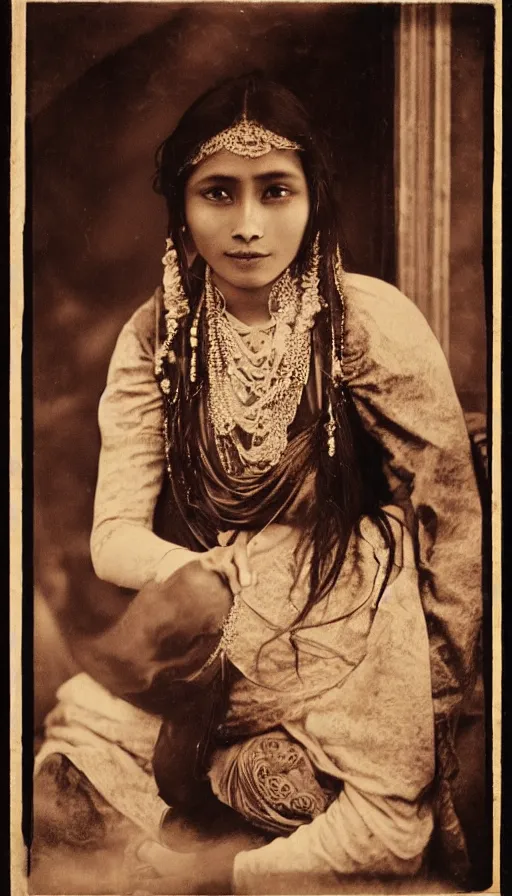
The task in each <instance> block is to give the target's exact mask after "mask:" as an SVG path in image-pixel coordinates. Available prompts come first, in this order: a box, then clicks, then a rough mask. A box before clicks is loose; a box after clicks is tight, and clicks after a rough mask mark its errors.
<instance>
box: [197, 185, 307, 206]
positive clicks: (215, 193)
mask: <svg viewBox="0 0 512 896" xmlns="http://www.w3.org/2000/svg"><path fill="white" fill-rule="evenodd" d="M202 195H203V196H204V197H205V199H209V200H210V202H223V203H228V202H233V195H232V194H231V193H230V192H229V190H227V189H226V188H225V187H208V189H207V190H203V191H202ZM290 195H291V190H290V189H289V188H288V187H283V186H281V185H280V184H271V185H270V186H269V187H266V188H265V190H264V191H263V193H262V196H261V198H262V199H263V200H269V199H270V200H272V199H286V198H287V197H288V196H290Z"/></svg>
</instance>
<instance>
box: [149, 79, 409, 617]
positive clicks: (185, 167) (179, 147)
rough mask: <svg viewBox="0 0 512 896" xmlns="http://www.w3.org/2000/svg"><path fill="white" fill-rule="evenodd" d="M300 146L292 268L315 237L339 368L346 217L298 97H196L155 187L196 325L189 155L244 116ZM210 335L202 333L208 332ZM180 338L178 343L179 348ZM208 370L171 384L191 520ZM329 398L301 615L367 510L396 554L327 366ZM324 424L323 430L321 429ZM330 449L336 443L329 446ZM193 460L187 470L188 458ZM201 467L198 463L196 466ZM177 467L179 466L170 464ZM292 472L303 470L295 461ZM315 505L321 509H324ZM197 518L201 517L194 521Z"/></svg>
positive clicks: (178, 492) (266, 88)
mask: <svg viewBox="0 0 512 896" xmlns="http://www.w3.org/2000/svg"><path fill="white" fill-rule="evenodd" d="M244 116H245V117H246V118H247V119H248V120H249V121H255V122H257V123H258V124H259V125H261V126H262V127H264V128H266V129H267V130H269V131H271V132H272V133H273V134H277V135H279V136H281V137H284V138H286V139H287V140H289V141H291V142H293V143H296V144H298V145H299V146H300V150H298V155H299V158H300V161H301V164H302V167H303V170H304V174H305V178H306V182H307V186H308V191H309V199H310V210H309V218H308V221H307V224H306V228H305V231H304V235H303V238H302V242H301V245H300V247H299V250H298V253H297V255H296V258H295V260H294V262H293V263H292V265H291V273H292V274H293V275H294V276H302V275H303V274H305V273H306V271H307V270H308V265H309V264H310V261H311V258H312V256H313V253H314V247H315V241H316V240H317V238H318V250H319V267H318V274H319V291H320V295H321V297H322V300H323V308H322V310H321V312H320V313H319V314H318V317H317V322H316V325H315V329H316V330H317V332H318V336H319V339H318V340H317V341H318V343H319V344H320V345H321V347H322V354H323V364H322V367H323V369H324V371H333V369H334V367H335V365H333V360H336V359H340V361H341V364H342V363H343V360H344V359H343V350H344V324H345V314H344V312H345V307H344V294H343V272H342V270H341V260H340V238H341V232H342V230H341V223H340V219H339V209H338V206H337V203H336V200H335V195H336V193H335V189H334V183H333V177H332V172H333V168H334V166H333V164H332V160H331V157H330V150H329V148H328V146H327V145H326V143H325V142H324V140H323V138H322V136H321V134H319V133H318V132H317V130H316V129H315V127H314V124H313V122H312V119H311V116H310V115H309V114H308V112H307V111H306V109H305V108H304V106H303V105H302V103H301V102H300V101H299V100H298V99H297V97H295V96H294V94H293V93H291V92H290V91H289V90H288V89H287V88H285V87H283V86H282V85H280V84H277V83H275V82H273V81H271V80H269V79H267V78H266V77H264V76H262V75H260V74H249V75H244V76H241V77H237V78H233V79H230V80H228V81H225V82H223V83H221V84H220V85H219V86H217V87H214V88H212V89H211V90H209V91H208V92H207V93H205V94H203V95H202V96H200V97H199V98H198V99H197V100H196V101H195V102H194V103H193V104H192V105H191V106H190V107H189V108H188V109H187V111H186V112H185V113H184V114H183V116H182V118H181V119H180V121H179V122H178V124H177V125H176V127H175V129H174V131H173V132H172V134H171V135H170V136H169V137H168V138H167V139H166V140H165V141H164V142H163V143H162V144H161V146H160V147H159V150H158V153H157V173H156V175H155V179H154V187H155V190H156V191H157V192H158V193H160V194H161V195H163V196H164V198H165V200H166V203H167V210H168V236H169V237H170V238H171V240H172V242H173V244H174V247H175V249H176V253H177V258H178V264H179V270H180V274H181V279H182V283H183V288H184V291H185V294H186V297H187V299H188V302H189V307H190V312H189V314H188V318H187V321H184V326H185V327H186V326H188V327H190V325H191V324H192V323H193V322H194V320H195V314H196V311H197V308H198V304H199V302H200V299H201V296H202V293H203V289H204V279H205V263H204V261H203V259H201V258H200V257H198V258H196V259H195V261H194V263H193V264H192V265H191V266H190V267H189V264H188V259H187V251H186V233H185V232H184V231H183V227H184V225H185V224H186V220H185V187H186V183H187V180H188V177H189V176H190V173H191V171H192V170H193V166H192V165H191V164H190V163H189V160H190V159H192V158H193V157H194V154H195V153H197V151H198V149H199V148H200V147H201V146H202V145H203V144H205V143H206V142H207V141H209V140H211V139H212V138H213V137H215V136H216V135H218V134H219V133H221V132H222V131H224V130H227V129H228V128H230V127H232V126H233V125H235V124H237V123H238V122H239V121H240V120H242V118H243V117H244ZM203 336H204V334H203ZM187 342H188V340H186V339H185V338H183V332H182V333H181V339H180V340H178V345H177V351H178V352H179V351H181V352H185V351H186V345H187ZM180 346H181V348H180ZM205 373H206V374H207V372H206V371H205V369H204V367H203V369H202V371H201V370H200V369H199V365H198V374H199V375H198V385H197V387H194V389H193V390H191V389H190V383H188V384H186V383H181V386H179V385H178V386H177V387H176V388H174V387H173V389H172V390H171V392H172V394H173V395H175V396H179V399H178V405H177V406H175V407H174V409H172V408H171V404H170V401H168V402H167V414H168V423H167V431H168V436H169V438H168V463H169V471H170V473H171V481H172V482H173V489H174V492H175V498H176V502H177V506H178V507H180V508H181V514H182V517H183V518H184V519H185V518H188V519H189V520H190V513H189V512H188V511H187V506H186V505H187V500H188V498H187V495H188V496H190V494H191V493H192V491H193V489H194V485H193V481H192V480H194V481H196V477H195V471H194V464H193V462H192V461H191V459H190V457H189V455H190V442H189V436H190V432H191V413H192V406H193V403H194V401H193V399H194V394H195V395H197V394H198V392H199V389H200V387H201V379H202V376H203V375H204V374H205ZM322 388H323V401H324V406H323V408H322V409H321V415H322V414H323V417H324V418H325V420H324V423H323V426H325V423H326V422H328V417H327V409H328V408H332V410H333V414H334V420H333V421H332V423H333V425H334V433H335V435H334V451H333V452H332V456H328V452H327V451H325V450H324V449H325V440H324V437H323V436H322V438H321V439H320V438H319V439H318V440H317V444H318V450H316V449H315V452H316V455H317V460H316V461H315V467H316V498H315V502H314V503H315V507H316V511H315V509H314V508H311V510H310V512H308V519H305V520H304V534H305V539H306V540H307V539H310V540H312V543H313V557H312V563H311V584H310V597H309V600H308V602H307V605H306V607H305V608H304V610H303V611H302V613H301V614H300V617H299V620H298V621H300V619H302V618H304V616H305V615H306V614H307V612H308V609H309V607H310V606H312V605H314V604H315V603H317V602H318V601H319V600H321V599H322V598H323V597H324V596H325V595H326V594H327V593H328V591H329V589H330V588H331V587H332V586H333V585H334V583H335V581H336V578H337V576H338V574H339V570H340V568H341V564H342V562H343V559H344V557H345V554H346V551H347V547H348V542H349V538H350V534H351V532H352V530H353V528H354V526H357V524H358V521H359V520H360V518H361V517H362V516H363V515H368V516H370V517H371V518H372V519H373V520H374V521H375V522H376V524H377V526H378V527H379V529H380V531H381V534H382V535H383V537H384V539H385V541H386V542H387V543H388V545H389V546H390V548H391V550H390V561H389V562H390V566H389V569H388V574H389V571H390V569H391V565H392V563H393V553H394V552H393V545H394V538H393V534H392V532H391V529H390V526H389V523H388V521H387V518H386V515H385V514H384V513H383V512H382V510H381V508H382V504H383V501H382V498H383V495H384V496H385V498H387V495H385V489H386V486H385V480H384V478H383V474H382V463H381V461H379V460H376V457H375V451H376V446H375V443H374V441H373V439H371V437H370V436H368V434H367V433H365V432H364V431H363V428H362V425H361V422H360V420H359V417H358V414H357V411H356V410H355V407H354V405H353V402H352V400H351V398H350V394H349V393H347V392H346V390H345V388H344V384H343V381H342V380H339V381H337V380H336V379H335V378H334V377H333V376H332V375H331V374H329V373H326V374H325V375H324V377H323V387H322ZM320 431H321V429H320V428H319V430H318V432H319V433H320ZM329 455H331V452H329ZM187 457H188V458H189V460H190V461H191V462H190V464H189V466H190V471H189V472H190V476H191V477H192V479H188V472H187V471H188V466H187V462H186V461H185V462H184V459H185V458H187ZM196 469H197V466H196ZM173 471H174V473H173ZM293 475H298V468H297V470H295V471H294V473H293ZM318 508H322V511H321V512H320V513H318ZM194 511H195V517H196V520H199V519H200V517H201V515H202V511H201V510H200V504H199V503H195V507H194ZM194 525H195V524H194ZM209 525H210V528H211V522H210V523H208V521H207V520H206V521H205V524H204V528H203V535H201V532H199V529H196V533H195V535H194V539H195V541H192V542H190V543H189V546H196V547H197V546H199V545H200V546H201V547H202V548H203V549H204V548H205V547H207V546H208V544H207V540H206V535H205V534H204V533H206V532H207V529H208V526H209Z"/></svg>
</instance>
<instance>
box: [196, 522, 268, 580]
mask: <svg viewBox="0 0 512 896" xmlns="http://www.w3.org/2000/svg"><path fill="white" fill-rule="evenodd" d="M248 542H249V535H248V533H247V532H240V533H239V535H238V536H237V538H236V541H235V542H234V543H233V544H231V545H228V546H227V547H215V548H211V549H210V550H209V551H206V552H205V553H204V554H199V555H198V559H199V560H200V563H201V565H202V566H203V568H204V569H208V570H211V571H212V572H216V573H217V574H218V575H219V576H221V578H222V579H223V580H224V581H225V582H226V583H227V584H228V585H229V588H230V589H231V592H232V593H233V594H238V593H239V591H241V590H242V588H247V586H248V585H255V584H256V573H255V572H253V570H252V569H251V562H250V554H251V545H250V543H248Z"/></svg>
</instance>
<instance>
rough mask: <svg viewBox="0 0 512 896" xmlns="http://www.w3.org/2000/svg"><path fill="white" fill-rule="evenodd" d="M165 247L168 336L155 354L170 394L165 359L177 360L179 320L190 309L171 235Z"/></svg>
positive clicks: (161, 379) (159, 375) (162, 382)
mask: <svg viewBox="0 0 512 896" xmlns="http://www.w3.org/2000/svg"><path fill="white" fill-rule="evenodd" d="M165 248H166V252H165V255H164V257H163V258H162V264H163V266H164V276H163V281H162V286H163V302H164V317H165V330H166V337H165V340H164V342H163V345H162V346H161V347H160V348H159V349H158V351H157V352H156V355H155V375H156V377H157V379H158V380H159V382H160V388H161V389H162V392H164V393H165V394H166V395H168V394H169V392H170V388H171V384H170V381H169V380H168V379H167V378H166V377H162V374H163V370H164V361H165V360H167V361H168V362H169V363H171V364H173V363H174V362H175V360H176V355H175V353H174V351H173V350H172V343H173V340H174V337H175V336H176V333H177V331H178V321H179V320H180V318H182V317H186V315H187V314H188V313H189V310H190V309H189V303H188V299H187V296H186V293H185V289H184V287H183V282H182V279H181V273H180V266H179V262H178V254H177V252H176V249H175V248H174V244H173V242H172V239H171V238H170V237H169V238H168V239H167V240H166V244H165Z"/></svg>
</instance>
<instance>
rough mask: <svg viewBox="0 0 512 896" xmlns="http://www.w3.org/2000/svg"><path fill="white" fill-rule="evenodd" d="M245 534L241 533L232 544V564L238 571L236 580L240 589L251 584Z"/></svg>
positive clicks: (246, 536) (246, 535)
mask: <svg viewBox="0 0 512 896" xmlns="http://www.w3.org/2000/svg"><path fill="white" fill-rule="evenodd" d="M247 541H248V534H247V532H241V533H240V535H239V536H238V538H237V540H236V541H235V544H234V549H233V563H234V564H235V566H236V568H237V571H238V579H239V581H240V587H241V588H247V586H248V585H250V584H251V583H252V572H251V566H250V563H249V555H248V553H247Z"/></svg>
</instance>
